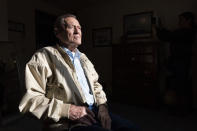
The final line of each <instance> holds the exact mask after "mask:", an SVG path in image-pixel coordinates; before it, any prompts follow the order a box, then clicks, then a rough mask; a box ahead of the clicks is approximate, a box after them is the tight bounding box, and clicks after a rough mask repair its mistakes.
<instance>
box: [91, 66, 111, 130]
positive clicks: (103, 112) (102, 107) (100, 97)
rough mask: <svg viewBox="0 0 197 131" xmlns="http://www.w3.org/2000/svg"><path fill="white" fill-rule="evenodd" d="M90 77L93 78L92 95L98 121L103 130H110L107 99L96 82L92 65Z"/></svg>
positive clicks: (96, 76)
mask: <svg viewBox="0 0 197 131" xmlns="http://www.w3.org/2000/svg"><path fill="white" fill-rule="evenodd" d="M91 73H92V76H93V78H94V93H95V97H96V101H97V105H98V116H97V117H98V119H99V120H100V122H101V125H102V127H103V128H106V129H111V118H110V115H109V111H108V107H107V98H106V94H105V92H104V91H103V87H102V86H101V84H100V83H99V82H98V78H99V76H98V74H97V72H96V71H95V69H94V67H93V65H92V72H91Z"/></svg>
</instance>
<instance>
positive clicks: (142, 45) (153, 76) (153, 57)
mask: <svg viewBox="0 0 197 131" xmlns="http://www.w3.org/2000/svg"><path fill="white" fill-rule="evenodd" d="M158 44H159V43H157V42H135V43H131V44H124V43H121V44H119V45H114V46H113V49H112V54H113V55H112V63H113V65H112V67H113V69H112V70H113V71H112V72H113V76H112V80H113V89H112V91H113V93H112V99H113V100H114V101H119V102H121V103H127V104H131V105H141V106H155V105H156V104H157V97H158V95H159V87H158V86H157V84H158V80H157V70H158V68H157V63H158V62H157V61H158V57H157V54H158V52H157V51H158V50H157V47H158Z"/></svg>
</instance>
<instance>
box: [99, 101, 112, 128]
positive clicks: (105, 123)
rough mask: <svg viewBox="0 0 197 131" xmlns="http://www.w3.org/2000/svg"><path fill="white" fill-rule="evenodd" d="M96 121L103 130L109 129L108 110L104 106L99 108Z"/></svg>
mask: <svg viewBox="0 0 197 131" xmlns="http://www.w3.org/2000/svg"><path fill="white" fill-rule="evenodd" d="M98 119H99V120H100V121H101V125H102V127H103V128H106V129H109V130H110V129H111V118H110V116H109V113H108V109H107V107H106V106H105V105H100V106H99V111H98Z"/></svg>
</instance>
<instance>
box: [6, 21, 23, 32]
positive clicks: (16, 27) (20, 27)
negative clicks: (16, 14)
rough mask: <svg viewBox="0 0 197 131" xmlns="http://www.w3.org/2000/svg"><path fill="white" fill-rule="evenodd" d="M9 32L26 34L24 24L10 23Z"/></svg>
mask: <svg viewBox="0 0 197 131" xmlns="http://www.w3.org/2000/svg"><path fill="white" fill-rule="evenodd" d="M8 30H9V31H15V32H25V25H24V24H23V23H19V22H15V21H10V20H9V21H8Z"/></svg>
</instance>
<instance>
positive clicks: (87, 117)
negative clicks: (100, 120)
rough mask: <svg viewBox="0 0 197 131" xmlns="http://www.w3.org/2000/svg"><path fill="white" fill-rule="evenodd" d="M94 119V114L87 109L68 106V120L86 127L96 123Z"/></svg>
mask: <svg viewBox="0 0 197 131" xmlns="http://www.w3.org/2000/svg"><path fill="white" fill-rule="evenodd" d="M94 117H95V114H94V113H93V112H92V111H91V110H89V109H88V108H87V107H84V106H75V105H71V106H70V110H69V119H71V120H73V121H76V122H79V123H82V124H86V125H92V124H93V123H96V120H95V119H94Z"/></svg>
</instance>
